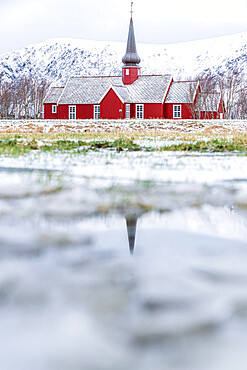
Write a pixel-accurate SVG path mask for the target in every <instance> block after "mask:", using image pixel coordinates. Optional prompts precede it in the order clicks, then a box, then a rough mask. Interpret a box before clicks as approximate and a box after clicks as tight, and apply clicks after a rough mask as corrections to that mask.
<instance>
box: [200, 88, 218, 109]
mask: <svg viewBox="0 0 247 370" xmlns="http://www.w3.org/2000/svg"><path fill="white" fill-rule="evenodd" d="M220 99H221V94H220V93H200V94H198V99H197V102H196V105H197V109H198V111H199V110H200V111H203V112H204V111H205V112H206V111H207V112H218V108H219V104H220Z"/></svg>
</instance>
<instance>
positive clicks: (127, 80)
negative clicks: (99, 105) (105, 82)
mask: <svg viewBox="0 0 247 370" xmlns="http://www.w3.org/2000/svg"><path fill="white" fill-rule="evenodd" d="M132 7H133V2H131V12H130V13H131V17H130V25H129V34H128V41H127V48H126V53H125V55H124V56H123V58H122V62H123V64H124V66H123V67H122V79H123V83H124V85H130V84H132V83H133V82H134V81H136V80H137V79H138V76H139V74H140V67H139V63H140V61H141V59H140V57H139V55H138V54H137V50H136V41H135V32H134V25H133V18H132V16H133V8H132Z"/></svg>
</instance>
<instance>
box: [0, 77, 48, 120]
mask: <svg viewBox="0 0 247 370" xmlns="http://www.w3.org/2000/svg"><path fill="white" fill-rule="evenodd" d="M49 86H50V84H49V82H48V81H47V80H46V79H44V78H37V77H32V76H24V77H21V78H19V79H16V80H13V81H6V80H5V79H4V76H3V74H0V118H1V119H3V118H4V119H9V118H41V116H42V111H43V101H44V98H45V96H46V94H47V91H48V88H49Z"/></svg>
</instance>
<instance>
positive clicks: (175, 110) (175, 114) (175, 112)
mask: <svg viewBox="0 0 247 370" xmlns="http://www.w3.org/2000/svg"><path fill="white" fill-rule="evenodd" d="M181 113H182V106H181V105H178V104H176V105H174V106H173V118H181V117H182V114H181Z"/></svg>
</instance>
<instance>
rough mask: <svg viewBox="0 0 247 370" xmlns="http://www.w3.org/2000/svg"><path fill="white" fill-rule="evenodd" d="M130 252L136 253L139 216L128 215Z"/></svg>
mask: <svg viewBox="0 0 247 370" xmlns="http://www.w3.org/2000/svg"><path fill="white" fill-rule="evenodd" d="M126 224H127V232H128V239H129V249H130V253H131V254H133V253H134V247H135V237H136V225H137V217H135V216H131V217H126Z"/></svg>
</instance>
